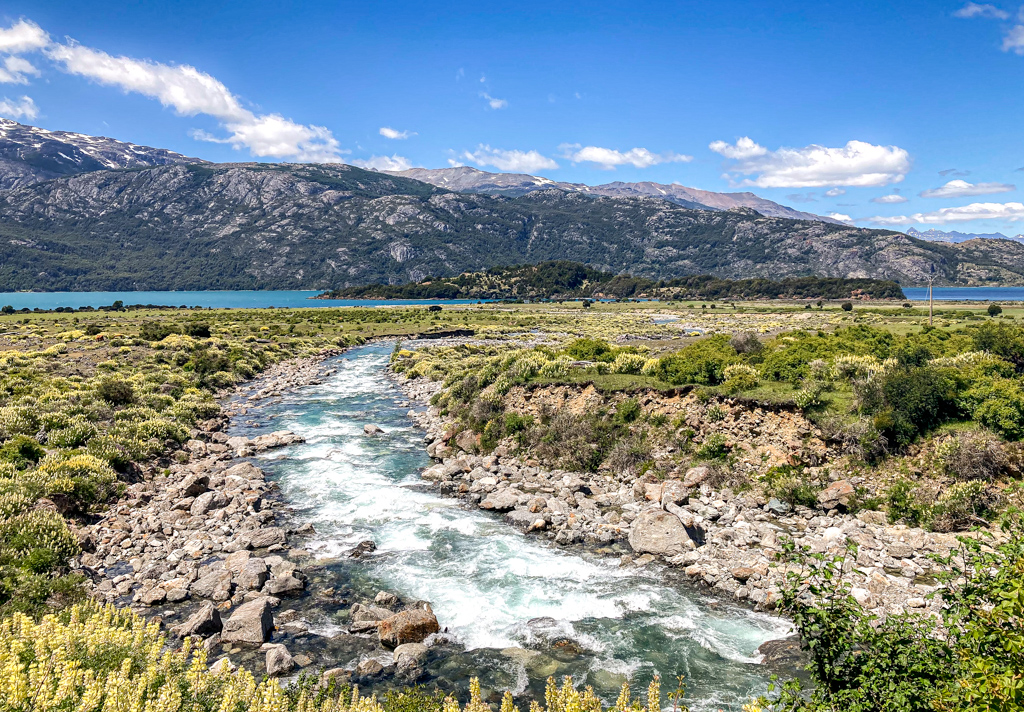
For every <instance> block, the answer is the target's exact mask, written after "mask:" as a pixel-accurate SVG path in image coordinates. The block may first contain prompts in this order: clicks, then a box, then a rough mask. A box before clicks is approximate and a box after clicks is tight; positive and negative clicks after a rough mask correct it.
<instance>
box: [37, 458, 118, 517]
mask: <svg viewBox="0 0 1024 712" xmlns="http://www.w3.org/2000/svg"><path fill="white" fill-rule="evenodd" d="M22 479H23V480H24V481H25V482H26V483H27V484H28V485H29V486H30V487H32V488H34V489H37V490H38V491H39V494H40V495H41V496H44V497H49V498H50V499H58V498H60V499H62V500H64V506H65V508H66V509H69V510H78V509H86V508H87V507H89V506H90V505H92V504H95V503H98V502H105V501H106V500H108V499H110V497H112V496H114V495H115V494H117V492H118V490H119V486H118V482H117V474H116V473H115V472H114V470H113V469H111V467H110V465H108V464H107V463H106V462H104V461H103V460H100V459H99V458H96V457H94V456H92V455H72V456H70V457H63V456H60V455H49V456H47V457H46V458H45V459H44V460H43V461H42V462H40V463H39V467H37V468H36V469H35V470H30V471H28V472H26V473H25V474H24V475H23V477H22Z"/></svg>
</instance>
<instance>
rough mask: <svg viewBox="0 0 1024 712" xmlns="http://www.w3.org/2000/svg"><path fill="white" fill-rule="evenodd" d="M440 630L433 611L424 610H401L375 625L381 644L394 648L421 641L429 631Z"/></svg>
mask: <svg viewBox="0 0 1024 712" xmlns="http://www.w3.org/2000/svg"><path fill="white" fill-rule="evenodd" d="M439 630H441V626H439V625H438V623H437V618H436V617H435V616H434V614H433V613H430V612H428V611H424V610H412V611H402V612H401V613H396V614H395V615H393V616H391V617H390V618H385V619H384V620H382V621H381V622H380V625H378V626H377V632H378V635H379V636H380V642H381V645H384V646H386V647H388V648H396V647H398V646H399V645H402V644H403V643H422V642H423V640H424V639H425V638H426V637H427V636H428V635H430V634H431V633H436V632H438V631H439Z"/></svg>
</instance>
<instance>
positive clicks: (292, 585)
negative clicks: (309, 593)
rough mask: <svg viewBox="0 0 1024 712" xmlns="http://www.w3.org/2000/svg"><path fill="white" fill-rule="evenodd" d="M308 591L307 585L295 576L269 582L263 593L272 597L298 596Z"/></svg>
mask: <svg viewBox="0 0 1024 712" xmlns="http://www.w3.org/2000/svg"><path fill="white" fill-rule="evenodd" d="M305 590H306V583H305V582H304V581H303V580H302V579H300V578H296V577H295V576H285V577H283V578H275V579H270V580H269V581H267V584H266V585H265V586H264V587H263V592H264V593H266V594H269V595H271V596H298V595H299V594H300V593H302V592H303V591H305Z"/></svg>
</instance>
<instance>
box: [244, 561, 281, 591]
mask: <svg viewBox="0 0 1024 712" xmlns="http://www.w3.org/2000/svg"><path fill="white" fill-rule="evenodd" d="M267 578H269V574H268V573H267V565H266V564H265V563H264V562H263V559H250V560H249V561H247V562H246V564H245V567H244V568H243V569H242V570H241V571H239V572H238V575H237V576H236V577H235V585H237V586H238V587H239V588H241V589H244V590H246V591H258V590H259V589H261V588H263V584H265V583H266V582H267ZM275 595H276V594H275Z"/></svg>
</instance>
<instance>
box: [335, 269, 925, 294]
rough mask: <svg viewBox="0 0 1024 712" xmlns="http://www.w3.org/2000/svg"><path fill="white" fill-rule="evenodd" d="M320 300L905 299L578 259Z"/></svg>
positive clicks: (843, 283) (814, 284)
mask: <svg viewBox="0 0 1024 712" xmlns="http://www.w3.org/2000/svg"><path fill="white" fill-rule="evenodd" d="M317 298H319V299H580V298H596V299H603V298H616V299H629V298H659V299H666V298H669V299H673V298H674V299H717V300H724V299H856V298H860V299H904V298H905V296H904V294H903V290H902V289H901V288H900V285H899V284H897V283H896V282H893V281H887V280H879V279H844V278H839V277H789V278H786V279H783V280H781V281H774V280H770V279H762V278H758V279H738V280H730V279H720V278H718V277H714V276H712V275H707V274H704V275H691V276H687V277H678V278H675V279H668V280H653V279H647V278H645V277H634V276H632V275H629V274H612V273H611V272H602V271H600V270H596V269H593V268H591V267H588V266H586V265H583V264H580V263H578V262H570V261H567V260H556V261H550V262H541V263H539V264H536V265H513V266H509V267H492V268H491V269H488V270H486V271H483V272H466V273H463V274H460V275H458V276H456V277H436V278H435V277H425V278H424V279H422V280H421V281H419V282H409V283H407V284H369V285H363V286H358V287H347V288H344V289H336V290H334V291H331V292H326V293H324V294H321V295H320V296H319V297H317Z"/></svg>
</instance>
